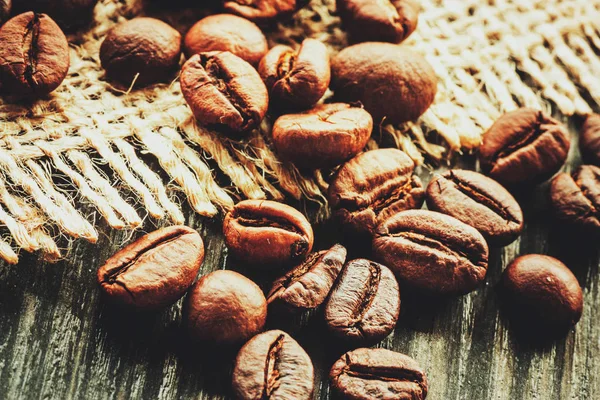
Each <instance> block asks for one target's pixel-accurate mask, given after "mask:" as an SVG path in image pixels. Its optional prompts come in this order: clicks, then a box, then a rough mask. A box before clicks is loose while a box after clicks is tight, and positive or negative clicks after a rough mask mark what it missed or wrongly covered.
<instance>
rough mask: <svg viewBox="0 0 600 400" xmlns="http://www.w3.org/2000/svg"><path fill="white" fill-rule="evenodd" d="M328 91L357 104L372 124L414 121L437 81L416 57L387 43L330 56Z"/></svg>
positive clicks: (422, 60) (365, 44)
mask: <svg viewBox="0 0 600 400" xmlns="http://www.w3.org/2000/svg"><path fill="white" fill-rule="evenodd" d="M331 88H332V89H333V91H334V92H335V95H336V98H338V99H339V100H340V101H343V102H346V103H352V102H357V101H360V102H361V103H362V104H363V105H364V106H365V110H367V111H368V112H369V113H370V114H371V115H372V116H373V120H374V121H375V122H376V123H379V122H380V121H382V120H383V122H384V123H393V124H395V123H400V122H406V121H414V120H416V119H417V118H419V117H420V116H421V114H423V113H424V112H425V111H426V110H427V109H428V108H429V106H430V105H431V103H433V99H434V97H435V94H436V92H437V78H436V76H435V73H434V72H433V68H432V67H431V65H429V63H428V62H427V60H425V59H424V58H423V57H422V56H421V55H420V54H418V53H414V52H413V51H412V50H409V49H407V48H405V47H403V46H398V45H395V44H391V43H377V42H368V43H361V44H357V45H354V46H350V47H346V48H345V49H344V50H342V51H341V52H339V53H338V55H337V56H335V57H334V59H333V63H332V69H331Z"/></svg>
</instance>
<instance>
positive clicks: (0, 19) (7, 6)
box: [0, 0, 12, 25]
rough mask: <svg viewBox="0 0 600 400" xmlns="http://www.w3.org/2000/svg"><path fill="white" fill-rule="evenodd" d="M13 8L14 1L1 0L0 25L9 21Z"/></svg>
mask: <svg viewBox="0 0 600 400" xmlns="http://www.w3.org/2000/svg"><path fill="white" fill-rule="evenodd" d="M11 7H12V0H0V25H2V24H3V23H4V22H5V21H7V20H8V17H9V16H10V10H11Z"/></svg>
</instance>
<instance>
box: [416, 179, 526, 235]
mask: <svg viewBox="0 0 600 400" xmlns="http://www.w3.org/2000/svg"><path fill="white" fill-rule="evenodd" d="M427 207H428V208H429V209H430V210H432V211H439V212H441V213H444V214H448V215H450V216H452V217H454V218H456V219H458V220H460V221H462V222H464V223H465V224H467V225H471V226H472V227H474V228H475V229H477V230H478V231H479V232H481V234H482V235H483V237H485V239H486V240H487V241H488V243H489V244H490V245H496V246H504V245H507V244H509V243H510V242H512V241H514V240H515V239H516V238H517V237H518V236H519V234H520V233H521V231H522V230H523V213H522V211H521V207H520V206H519V203H517V201H516V200H515V198H514V197H513V196H512V195H511V194H510V193H509V192H508V191H507V190H506V189H505V188H504V187H503V186H502V185H500V184H499V183H498V182H496V181H494V180H493V179H490V178H488V177H486V176H485V175H482V174H479V173H477V172H474V171H465V170H460V169H453V170H450V171H447V172H445V173H444V174H443V175H439V176H436V177H434V178H433V179H432V180H431V182H430V183H429V186H427Z"/></svg>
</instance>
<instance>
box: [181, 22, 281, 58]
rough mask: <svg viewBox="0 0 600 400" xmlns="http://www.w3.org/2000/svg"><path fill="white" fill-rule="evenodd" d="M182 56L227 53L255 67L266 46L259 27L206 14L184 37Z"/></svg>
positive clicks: (267, 48) (267, 47) (266, 48)
mask: <svg viewBox="0 0 600 400" xmlns="http://www.w3.org/2000/svg"><path fill="white" fill-rule="evenodd" d="M183 46H184V51H185V54H186V56H188V57H192V56H193V55H194V54H198V53H206V52H211V51H229V52H230V53H233V54H235V55H236V56H238V57H240V58H241V59H242V60H244V61H246V62H248V63H250V64H252V65H253V66H257V65H258V63H259V62H260V60H261V59H262V58H263V57H264V55H265V54H267V51H268V50H269V46H268V44H267V39H266V38H265V35H264V34H263V33H262V31H261V30H260V28H259V27H258V26H256V25H255V24H253V23H252V22H250V21H248V20H247V19H244V18H240V17H238V16H235V15H231V14H217V15H210V16H208V17H206V18H203V19H201V20H200V21H198V22H197V23H196V24H195V25H194V26H192V28H191V29H190V30H189V31H188V33H187V34H186V35H185V38H184V44H183Z"/></svg>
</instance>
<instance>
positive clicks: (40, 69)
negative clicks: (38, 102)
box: [0, 12, 70, 96]
mask: <svg viewBox="0 0 600 400" xmlns="http://www.w3.org/2000/svg"><path fill="white" fill-rule="evenodd" d="M0 43H2V45H1V46H0V82H1V84H2V90H3V91H4V92H6V93H7V94H9V95H13V96H44V95H47V94H48V93H50V92H52V91H53V90H55V89H56V88H57V87H58V86H60V84H61V83H62V82H63V80H64V79H65V77H66V76H67V72H68V71H69V65H70V61H69V43H68V42H67V38H66V37H65V35H64V33H63V32H62V30H61V29H60V28H59V27H58V25H56V23H55V22H54V21H53V20H52V19H51V18H50V17H49V16H47V15H46V14H35V13H33V12H26V13H24V14H20V15H17V16H16V17H14V18H12V19H11V20H9V21H8V22H6V23H5V24H4V25H3V26H2V28H0Z"/></svg>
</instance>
